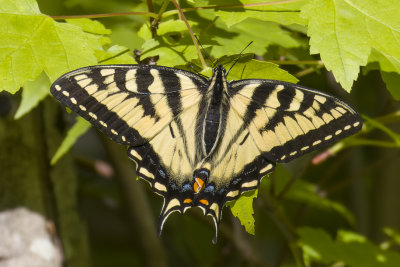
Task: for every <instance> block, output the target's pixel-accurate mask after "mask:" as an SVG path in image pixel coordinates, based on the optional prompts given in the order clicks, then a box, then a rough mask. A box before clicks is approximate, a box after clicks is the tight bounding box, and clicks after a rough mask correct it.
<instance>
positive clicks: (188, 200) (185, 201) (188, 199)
mask: <svg viewBox="0 0 400 267" xmlns="http://www.w3.org/2000/svg"><path fill="white" fill-rule="evenodd" d="M183 203H192V200H191V199H190V198H187V199H185V200H184V201H183Z"/></svg>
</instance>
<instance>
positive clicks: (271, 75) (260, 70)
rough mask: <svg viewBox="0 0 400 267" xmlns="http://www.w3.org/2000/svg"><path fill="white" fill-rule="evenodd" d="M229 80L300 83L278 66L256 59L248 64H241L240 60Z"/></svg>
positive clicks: (231, 72) (230, 73)
mask: <svg viewBox="0 0 400 267" xmlns="http://www.w3.org/2000/svg"><path fill="white" fill-rule="evenodd" d="M231 62H233V61H231ZM228 79H229V80H240V79H270V80H280V81H286V82H291V83H297V82H298V81H299V80H298V79H297V78H296V77H294V76H292V75H291V74H290V73H288V72H287V71H285V70H283V69H280V68H279V66H278V65H276V64H274V63H270V62H265V61H259V60H255V59H252V60H250V61H248V62H241V61H240V60H239V61H238V62H237V63H236V64H235V66H234V67H233V68H232V69H231V71H230V72H229V75H228Z"/></svg>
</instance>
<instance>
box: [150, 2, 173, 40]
mask: <svg viewBox="0 0 400 267" xmlns="http://www.w3.org/2000/svg"><path fill="white" fill-rule="evenodd" d="M169 2H170V1H169V0H165V1H164V2H163V4H162V6H161V8H160V10H159V11H158V14H157V18H156V19H153V20H152V21H151V23H150V29H151V33H152V35H153V38H154V37H155V36H156V29H157V28H158V24H159V23H160V21H161V18H162V16H163V14H164V12H165V10H166V9H167V6H168V4H169Z"/></svg>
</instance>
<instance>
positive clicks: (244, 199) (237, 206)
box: [228, 190, 258, 235]
mask: <svg viewBox="0 0 400 267" xmlns="http://www.w3.org/2000/svg"><path fill="white" fill-rule="evenodd" d="M257 194H258V190H253V191H251V192H248V193H245V194H243V195H242V196H241V197H240V198H239V199H237V200H236V201H233V202H232V203H228V206H230V207H231V212H232V214H233V215H234V216H235V217H237V218H238V219H239V221H240V223H241V224H242V225H243V226H244V228H245V229H246V231H247V232H248V233H249V234H252V235H254V234H255V229H254V217H253V214H254V211H253V200H254V198H256V197H257Z"/></svg>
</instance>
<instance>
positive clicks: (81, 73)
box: [50, 65, 207, 145]
mask: <svg viewBox="0 0 400 267" xmlns="http://www.w3.org/2000/svg"><path fill="white" fill-rule="evenodd" d="M178 75H179V77H178ZM189 84H190V87H191V88H186V87H185V86H186V85H188V86H189ZM182 85H183V86H182ZM182 87H183V88H182ZM206 88H207V80H205V79H204V78H202V77H200V76H198V75H196V74H193V73H191V72H187V71H183V70H178V69H173V68H168V67H162V66H146V65H143V66H142V65H140V66H139V65H104V66H91V67H86V68H81V69H78V70H75V71H72V72H69V73H67V74H64V75H63V76H61V77H60V78H59V79H57V80H56V81H55V82H54V83H53V85H52V86H51V89H50V91H51V93H52V94H53V95H54V97H55V98H56V99H57V100H59V101H60V102H61V103H62V104H64V105H65V106H67V107H69V108H70V109H72V110H73V111H75V112H76V113H78V114H79V115H81V116H82V117H84V118H85V119H86V120H88V121H89V122H90V123H92V124H93V125H94V126H96V127H97V128H98V129H99V130H101V131H102V132H103V133H105V134H106V135H108V136H109V137H110V138H111V139H112V140H114V141H116V142H118V143H122V144H125V145H141V144H144V143H146V142H147V140H148V136H147V138H146V136H142V134H141V133H145V132H146V129H143V127H150V128H151V127H152V126H154V125H155V123H157V122H158V121H159V120H160V116H164V115H165V113H168V112H165V110H166V109H165V108H164V109H162V110H163V112H162V113H163V114H158V113H157V110H156V109H157V107H156V105H157V104H158V102H152V101H155V100H154V98H153V99H152V97H153V96H155V95H160V94H165V95H166V97H167V99H168V105H169V110H170V111H169V112H172V113H173V115H172V114H171V119H170V120H172V118H173V117H174V116H175V115H176V114H178V113H179V112H180V105H178V104H179V103H178V102H179V100H180V97H179V94H180V92H181V91H182V90H198V91H199V92H201V93H203V92H204V91H205V90H206ZM170 99H173V100H170ZM160 100H161V98H158V99H157V100H156V101H160ZM160 105H161V106H160V107H161V108H162V107H163V105H164V104H163V103H160ZM164 106H165V105H164ZM167 109H168V108H167ZM140 120H142V121H140ZM139 122H140V123H139ZM135 125H138V126H137V127H136V126H135ZM166 125H168V123H163V125H161V126H162V127H165V126H166ZM139 126H140V127H139ZM161 126H157V127H158V130H160V129H161V128H162V127H161ZM147 133H148V132H147ZM148 134H150V133H148ZM154 134H156V132H155V133H154Z"/></svg>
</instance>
